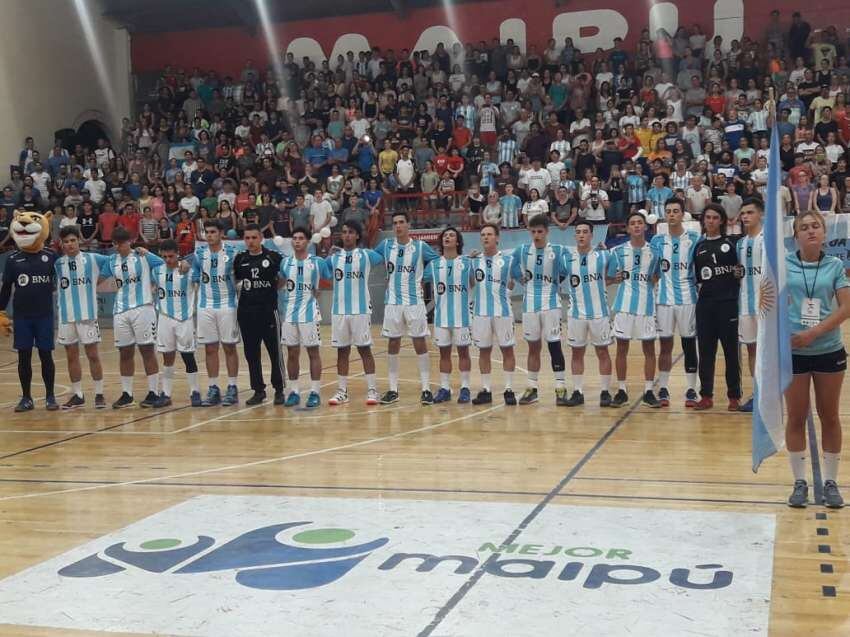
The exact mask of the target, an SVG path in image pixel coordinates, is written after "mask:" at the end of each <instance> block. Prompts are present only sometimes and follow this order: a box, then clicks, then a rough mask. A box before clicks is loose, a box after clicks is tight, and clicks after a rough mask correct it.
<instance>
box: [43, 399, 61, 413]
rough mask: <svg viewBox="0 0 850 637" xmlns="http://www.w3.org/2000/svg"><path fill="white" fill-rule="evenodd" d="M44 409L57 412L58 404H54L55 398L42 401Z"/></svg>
mask: <svg viewBox="0 0 850 637" xmlns="http://www.w3.org/2000/svg"><path fill="white" fill-rule="evenodd" d="M44 408H45V409H47V411H58V410H59V403H57V402H56V398H55V397H54V396H48V397H47V398H45V399H44Z"/></svg>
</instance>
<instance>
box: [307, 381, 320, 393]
mask: <svg viewBox="0 0 850 637" xmlns="http://www.w3.org/2000/svg"><path fill="white" fill-rule="evenodd" d="M310 391H311V392H313V393H314V394H318V393H321V391H322V381H320V380H311V381H310Z"/></svg>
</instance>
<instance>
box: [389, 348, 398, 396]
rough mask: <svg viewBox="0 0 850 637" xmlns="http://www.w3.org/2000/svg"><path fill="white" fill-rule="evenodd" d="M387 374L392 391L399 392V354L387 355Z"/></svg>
mask: <svg viewBox="0 0 850 637" xmlns="http://www.w3.org/2000/svg"><path fill="white" fill-rule="evenodd" d="M387 370H388V371H387V374H388V376H389V378H390V391H394V392H397V391H398V354H387Z"/></svg>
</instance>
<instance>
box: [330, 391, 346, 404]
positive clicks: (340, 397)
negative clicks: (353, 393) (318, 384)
mask: <svg viewBox="0 0 850 637" xmlns="http://www.w3.org/2000/svg"><path fill="white" fill-rule="evenodd" d="M347 402H348V392H347V391H345V390H344V389H337V390H336V393H335V394H334V395H333V396H331V397H330V400H328V404H329V405H342V404H344V403H347Z"/></svg>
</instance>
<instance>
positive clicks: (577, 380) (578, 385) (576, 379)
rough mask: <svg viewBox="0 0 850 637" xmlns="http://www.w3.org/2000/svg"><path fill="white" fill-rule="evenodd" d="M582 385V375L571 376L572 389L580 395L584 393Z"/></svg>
mask: <svg viewBox="0 0 850 637" xmlns="http://www.w3.org/2000/svg"><path fill="white" fill-rule="evenodd" d="M583 385H584V375H582V374H573V387H574V388H575V390H576V391H577V392H578V393H580V394H583V393H584V390H583Z"/></svg>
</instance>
